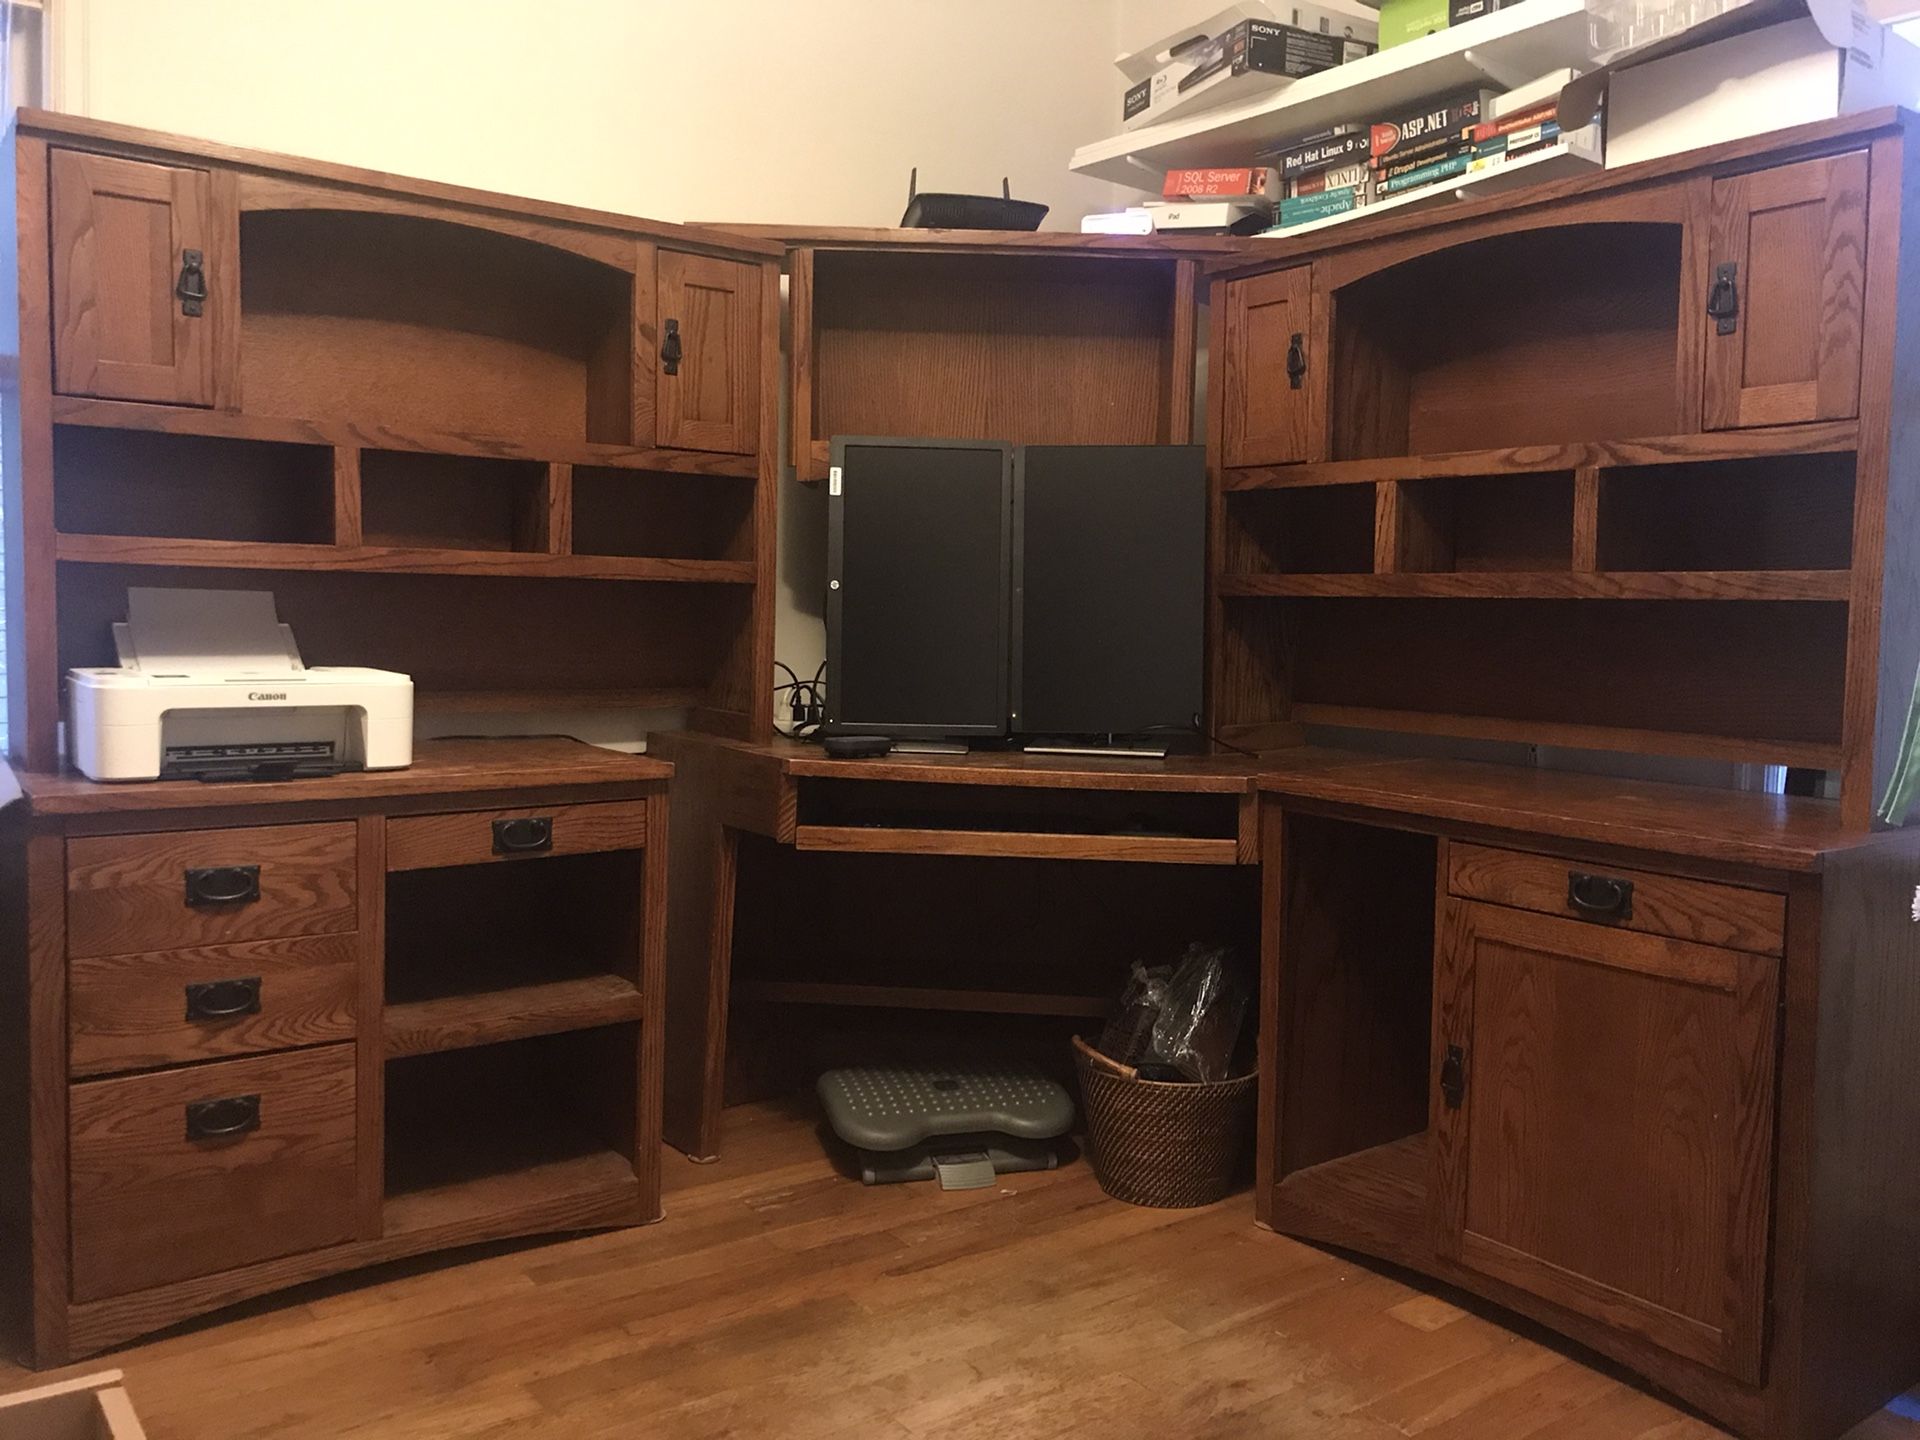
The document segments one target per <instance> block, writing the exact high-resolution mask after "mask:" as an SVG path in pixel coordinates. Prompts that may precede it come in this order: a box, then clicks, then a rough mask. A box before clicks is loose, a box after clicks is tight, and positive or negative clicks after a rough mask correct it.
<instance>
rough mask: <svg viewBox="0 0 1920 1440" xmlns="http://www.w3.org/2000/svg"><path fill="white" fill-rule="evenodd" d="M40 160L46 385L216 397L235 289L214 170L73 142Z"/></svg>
mask: <svg viewBox="0 0 1920 1440" xmlns="http://www.w3.org/2000/svg"><path fill="white" fill-rule="evenodd" d="M49 159H50V184H49V190H50V197H51V208H52V216H51V232H50V238H51V242H52V244H51V249H52V256H51V260H52V283H53V295H52V303H53V365H54V388H55V389H56V390H57V391H58V392H59V393H61V394H64V395H87V396H95V397H99V398H102V399H111V400H139V401H147V402H150V403H155V404H163V405H202V406H210V405H214V404H216V403H218V402H219V401H220V399H221V398H222V391H223V390H224V389H225V382H226V381H227V380H228V379H229V378H230V376H231V366H232V364H233V356H232V353H231V352H232V344H233V338H234V335H235V321H236V316H235V306H236V302H237V301H238V298H239V287H238V285H237V283H236V277H235V275H234V268H233V264H232V260H233V255H232V252H231V249H230V246H229V243H228V238H229V235H230V233H231V229H232V226H233V223H234V217H233V215H232V213H231V211H226V212H225V213H222V212H220V211H218V210H216V207H215V202H214V193H215V185H214V179H213V176H212V175H211V174H210V173H209V172H208V171H206V170H202V169H189V168H185V167H182V166H175V165H158V164H148V163H145V162H142V161H136V160H122V159H118V158H116V157H112V156H106V155H90V154H85V153H83V152H80V151H75V150H55V151H53V152H52V154H51V156H50V157H49Z"/></svg>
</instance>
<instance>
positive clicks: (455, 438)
mask: <svg viewBox="0 0 1920 1440" xmlns="http://www.w3.org/2000/svg"><path fill="white" fill-rule="evenodd" d="M53 421H54V424H56V425H90V426H98V427H101V428H105V429H110V430H151V431H160V432H163V433H165V434H169V435H212V436H219V437H224V438H228V439H234V440H277V441H282V442H287V443H292V444H298V445H336V446H344V447H348V448H353V449H363V450H405V451H413V452H418V453H425V454H433V455H471V456H475V457H477V458H482V459H492V460H541V461H550V462H557V463H560V464H568V465H603V466H607V467H610V468H613V469H622V470H667V471H673V472H675V473H678V474H686V475H719V476H732V477H738V478H741V479H748V480H751V479H753V478H754V477H755V476H757V475H758V474H759V473H760V462H759V459H758V457H757V456H754V455H722V454H713V453H708V452H704V451H692V450H655V449H643V448H641V447H639V446H634V445H598V444H591V443H587V442H580V441H567V440H552V441H546V440H540V441H532V440H512V439H506V438H502V437H499V436H493V435H474V434H464V433H460V432H455V431H444V430H415V429H404V430H403V429H396V428H393V427H390V426H385V425H370V424H365V423H356V422H351V421H344V420H337V421H336V420H328V421H321V420H300V419H293V418H283V417H279V416H263V415H236V414H233V413H231V412H228V411H222V410H202V409H187V408H182V407H179V406H173V405H143V404H140V403H138V402H135V401H128V400H88V399H82V398H78V397H73V396H60V395H56V396H55V397H54V399H53Z"/></svg>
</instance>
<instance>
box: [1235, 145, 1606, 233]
mask: <svg viewBox="0 0 1920 1440" xmlns="http://www.w3.org/2000/svg"><path fill="white" fill-rule="evenodd" d="M1599 168H1600V154H1599V151H1598V150H1597V149H1595V148H1593V147H1591V146H1587V145H1578V144H1574V145H1570V144H1566V143H1564V142H1563V143H1561V144H1559V145H1552V146H1549V147H1548V148H1546V149H1545V150H1536V151H1534V152H1533V153H1532V154H1531V155H1521V156H1518V157H1516V158H1515V159H1512V160H1508V161H1506V162H1505V163H1504V164H1501V165H1496V166H1495V167H1494V168H1493V169H1491V170H1482V171H1481V172H1480V173H1479V174H1477V175H1463V176H1461V177H1460V178H1459V179H1457V180H1454V181H1451V182H1446V183H1441V184H1437V185H1426V186H1423V187H1421V188H1420V189H1418V190H1410V191H1408V192H1407V193H1406V194H1403V195H1389V196H1387V197H1386V198H1385V199H1383V200H1376V201H1374V202H1373V204H1371V205H1363V206H1361V207H1360V208H1359V209H1358V210H1349V211H1347V212H1346V213H1345V214H1344V215H1329V216H1327V217H1326V218H1325V219H1323V220H1309V221H1307V222H1306V224H1304V225H1291V226H1288V227H1287V228H1286V229H1285V230H1268V231H1266V232H1265V233H1263V234H1261V235H1257V236H1255V237H1254V238H1255V239H1258V240H1292V239H1294V238H1296V237H1297V236H1301V235H1311V234H1312V233H1313V232H1314V231H1316V230H1324V229H1326V228H1327V227H1328V226H1329V225H1339V224H1342V223H1343V222H1345V221H1348V220H1364V219H1367V218H1369V217H1371V216H1374V215H1384V214H1386V213H1388V212H1389V211H1393V210H1411V209H1413V208H1414V207H1415V206H1422V205H1427V206H1431V205H1443V204H1451V203H1452V202H1453V201H1455V200H1465V199H1467V198H1468V197H1469V196H1474V197H1480V196H1486V195H1498V194H1499V193H1500V192H1501V191H1503V190H1511V189H1514V188H1515V187H1517V186H1521V185H1537V184H1539V183H1540V182H1541V181H1542V180H1559V179H1564V178H1565V177H1567V176H1570V175H1578V174H1580V173H1581V172H1582V171H1585V170H1597V169H1599Z"/></svg>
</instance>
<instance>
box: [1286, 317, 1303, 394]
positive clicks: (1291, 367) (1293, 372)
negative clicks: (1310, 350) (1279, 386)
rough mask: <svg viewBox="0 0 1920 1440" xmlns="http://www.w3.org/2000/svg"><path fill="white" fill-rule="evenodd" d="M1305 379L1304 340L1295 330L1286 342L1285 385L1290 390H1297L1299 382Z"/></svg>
mask: <svg viewBox="0 0 1920 1440" xmlns="http://www.w3.org/2000/svg"><path fill="white" fill-rule="evenodd" d="M1306 378H1307V345H1306V339H1305V337H1303V336H1302V335H1301V334H1300V332H1299V331H1298V330H1296V331H1294V332H1293V338H1292V339H1291V340H1289V341H1288V342H1287V385H1288V387H1289V388H1291V389H1294V390H1298V389H1299V388H1300V385H1301V382H1302V381H1304V380H1305V379H1306Z"/></svg>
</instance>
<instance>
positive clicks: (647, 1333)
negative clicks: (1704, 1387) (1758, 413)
mask: <svg viewBox="0 0 1920 1440" xmlns="http://www.w3.org/2000/svg"><path fill="white" fill-rule="evenodd" d="M668 1162H669V1163H668V1167H667V1177H668V1179H667V1184H668V1196H667V1214H668V1218H667V1220H666V1221H665V1222H664V1223H662V1224H660V1225H656V1226H652V1227H649V1228H647V1229H642V1230H629V1231H621V1232H616V1233H611V1234H602V1235H593V1236H587V1237H583V1238H579V1239H574V1240H568V1241H561V1242H552V1243H546V1244H539V1245H523V1246H516V1247H511V1248H507V1247H496V1248H494V1249H493V1250H490V1251H488V1252H485V1253H483V1254H482V1255H481V1256H480V1257H479V1258H474V1259H470V1260H469V1261H468V1263H464V1264H454V1263H451V1262H448V1261H446V1260H444V1259H441V1260H438V1261H434V1262H414V1263H409V1264H407V1265H404V1266H389V1267H386V1268H385V1269H383V1270H380V1271H377V1272H371V1274H362V1275H360V1276H356V1277H347V1278H345V1279H341V1280H336V1281H328V1282H325V1283H324V1284H322V1285H318V1286H309V1287H307V1288H305V1289H303V1290H300V1291H296V1292H291V1293H290V1294H289V1295H285V1296H281V1297H278V1298H277V1299H274V1300H270V1301H263V1302H259V1303H256V1304H254V1305H251V1306H248V1307H244V1308H243V1309H242V1310H240V1311H230V1312H227V1314H226V1315H224V1316H221V1317H216V1318H215V1319H212V1320H209V1321H206V1322H202V1323H199V1324H196V1325H194V1326H192V1327H188V1328H186V1329H183V1330H181V1331H178V1332H175V1333H172V1334H170V1335H168V1336H166V1337H164V1338H162V1339H159V1340H156V1341H153V1342H151V1343H148V1344H144V1345H139V1346H134V1347H131V1348H128V1349H126V1350H123V1351H121V1352H119V1353H117V1354H115V1355H112V1356H109V1357H105V1358H104V1359H101V1360H96V1361H95V1362H93V1363H91V1364H83V1365H79V1366H75V1367H72V1368H71V1370H69V1371H66V1372H60V1373H61V1374H78V1373H85V1372H86V1371H88V1370H94V1369H100V1368H105V1367H106V1366H117V1367H119V1368H121V1369H124V1370H125V1371H126V1375H127V1382H126V1383H127V1386H128V1389H129V1391H130V1392H131V1394H132V1396H133V1400H134V1403H135V1405H136V1406H137V1407H138V1409H139V1411H140V1414H141V1417H142V1419H143V1420H144V1421H145V1422H146V1425H147V1429H148V1433H149V1434H150V1435H151V1436H152V1437H153V1440H253V1437H267V1436H271V1437H275V1440H305V1437H316V1440H317V1437H322V1436H324V1437H328V1440H346V1437H381V1440H406V1437H420V1440H427V1437H433V1440H446V1437H486V1440H498V1437H516V1440H517V1437H523V1436H535V1437H548V1436H565V1437H569V1440H588V1437H595V1436H609V1437H611V1436H625V1437H633V1436H644V1437H646V1440H719V1437H728V1436H737V1437H762V1436H765V1437H775V1440H785V1437H792V1440H814V1437H829V1436H833V1437H839V1436H857V1437H861V1440H917V1437H926V1436H939V1437H943V1440H965V1437H976V1436H977V1437H1005V1436H1013V1437H1019V1440H1048V1437H1054V1436H1070V1435H1099V1436H1101V1437H1102V1440H1132V1437H1141V1440H1146V1437H1153V1440H1164V1437H1169V1436H1178V1437H1181V1440H1227V1437H1243V1436H1244V1437H1262V1440H1270V1437H1302V1440H1308V1437H1311V1440H1320V1437H1325V1440H1404V1437H1409V1436H1419V1437H1423V1440H1523V1437H1530V1436H1539V1437H1543V1440H1545V1437H1552V1440H1709V1437H1714V1436H1717V1435H1718V1434H1719V1433H1720V1432H1719V1431H1717V1430H1715V1429H1714V1428H1713V1427H1712V1426H1710V1425H1708V1424H1706V1423H1704V1422H1702V1421H1700V1420H1698V1419H1695V1418H1693V1417H1691V1416H1688V1415H1686V1414H1683V1413H1681V1412H1680V1411H1678V1410H1675V1409H1673V1408H1672V1407H1670V1406H1669V1405H1667V1404H1665V1403H1664V1402H1663V1401H1661V1400H1659V1399H1658V1398H1656V1397H1654V1396H1652V1395H1650V1394H1647V1393H1645V1392H1644V1391H1642V1390H1639V1389H1637V1388H1635V1387H1634V1386H1633V1385H1632V1384H1631V1383H1630V1382H1628V1381H1627V1380H1625V1379H1624V1378H1622V1377H1620V1376H1618V1375H1616V1374H1613V1373H1610V1372H1607V1371H1604V1370H1602V1369H1600V1368H1597V1367H1596V1366H1595V1365H1594V1364H1592V1363H1590V1362H1589V1361H1587V1360H1586V1359H1584V1358H1581V1357H1576V1356H1574V1355H1572V1354H1571V1353H1569V1352H1568V1351H1566V1350H1563V1349H1556V1348H1552V1347H1551V1346H1550V1345H1549V1344H1547V1343H1544V1337H1540V1336H1534V1335H1529V1334H1522V1333H1517V1332H1516V1331H1515V1330H1514V1329H1511V1328H1508V1327H1507V1326H1504V1325H1502V1324H1499V1323H1496V1321H1495V1320H1492V1319H1489V1318H1484V1317H1483V1316H1481V1315H1480V1314H1476V1313H1469V1312H1467V1311H1464V1310H1462V1309H1460V1308H1457V1307H1456V1306H1455V1305H1454V1304H1451V1303H1449V1302H1448V1301H1447V1300H1445V1299H1441V1298H1437V1297H1435V1296H1432V1295H1428V1294H1425V1293H1422V1292H1421V1291H1419V1290H1417V1289H1413V1288H1410V1287H1409V1286H1407V1285H1405V1284H1402V1283H1400V1282H1399V1281H1398V1280H1396V1279H1394V1278H1391V1277H1390V1276H1388V1275H1386V1274H1382V1273H1378V1272H1376V1271H1373V1270H1370V1269H1367V1268H1365V1267H1362V1266H1360V1265H1358V1264H1355V1263H1353V1262H1351V1261H1349V1260H1346V1259H1344V1258H1342V1257H1339V1256H1335V1255H1330V1254H1327V1253H1325V1252H1323V1251H1320V1250H1316V1249H1313V1248H1312V1247H1310V1246H1306V1245H1301V1244H1297V1243H1295V1242H1293V1241H1290V1240H1287V1239H1283V1238H1281V1237H1279V1236H1275V1235H1269V1234H1266V1233H1264V1232H1262V1231H1259V1230H1257V1229H1255V1227H1254V1225H1253V1222H1252V1214H1251V1206H1250V1203H1249V1201H1248V1200H1247V1198H1246V1197H1245V1196H1244V1195H1242V1196H1240V1197H1238V1198H1236V1199H1233V1200H1230V1201H1227V1202H1225V1203H1224V1204H1221V1205H1217V1206H1214V1207H1212V1208H1210V1209H1207V1210H1199V1211H1156V1210H1140V1209H1134V1208H1132V1207H1130V1206H1126V1205H1122V1204H1120V1203H1118V1202H1116V1201H1112V1200H1108V1199H1107V1198H1106V1197H1104V1196H1103V1195H1102V1194H1101V1193H1100V1191H1099V1189H1098V1187H1097V1186H1096V1185H1095V1184H1094V1181H1093V1177H1092V1175H1091V1173H1090V1172H1089V1171H1088V1169H1087V1167H1086V1165H1085V1164H1084V1162H1081V1163H1076V1164H1074V1165H1071V1166H1069V1167H1068V1168H1066V1169H1064V1170H1062V1171H1059V1172H1057V1173H1055V1174H1052V1175H1031V1176H1009V1177H1006V1178H1005V1179H1004V1180H1003V1181H1002V1183H1001V1185H1000V1186H999V1188H997V1189H995V1190H990V1191H979V1192H974V1193H971V1194H954V1195H944V1194H942V1193H940V1192H939V1191H938V1190H937V1189H934V1188H933V1187H931V1186H928V1185H898V1186H890V1187H882V1188H879V1189H874V1190H868V1189H864V1188H863V1187H861V1186H860V1185H859V1183H858V1182H857V1181H854V1180H851V1179H848V1178H846V1177H844V1176H843V1175H841V1174H839V1173H838V1172H837V1171H836V1170H835V1169H834V1168H833V1167H832V1166H831V1165H830V1164H829V1163H827V1161H826V1160H824V1159H823V1158H822V1153H821V1146H820V1142H819V1140H818V1138H817V1137H816V1134H815V1131H814V1125H813V1121H812V1119H811V1118H810V1115H809V1112H808V1111H806V1110H805V1109H803V1108H801V1107H799V1106H797V1105H796V1106H793V1107H783V1106H755V1107H748V1108H745V1109H741V1110H736V1111H732V1112H730V1113H729V1116H728V1131H727V1153H726V1156H725V1158H724V1159H722V1160H721V1162H720V1163H719V1164H716V1165H711V1166H695V1165H691V1164H689V1163H687V1162H686V1161H685V1160H683V1159H681V1158H680V1156H679V1155H678V1154H677V1153H674V1152H669V1157H668ZM48 1378H55V1377H54V1376H48V1377H31V1376H29V1375H28V1374H27V1373H26V1372H23V1371H19V1370H17V1369H13V1368H10V1367H7V1366H4V1365H0V1390H4V1389H14V1388H19V1387H21V1386H24V1385H27V1384H29V1383H39V1381H40V1380H41V1379H48ZM1907 1408H1911V1409H1915V1410H1920V1407H1914V1406H1911V1405H1909V1406H1908V1407H1907ZM1853 1440H1920V1421H1915V1420H1909V1419H1902V1418H1899V1417H1898V1416H1896V1415H1895V1414H1893V1413H1891V1412H1883V1414H1882V1415H1880V1416H1878V1417H1876V1418H1875V1419H1873V1420H1871V1421H1869V1422H1868V1423H1867V1424H1866V1425H1863V1426H1862V1427H1860V1429H1859V1430H1857V1431H1856V1432H1855V1434H1854V1437H1853Z"/></svg>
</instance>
